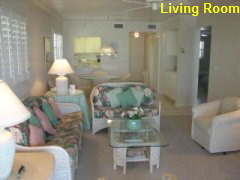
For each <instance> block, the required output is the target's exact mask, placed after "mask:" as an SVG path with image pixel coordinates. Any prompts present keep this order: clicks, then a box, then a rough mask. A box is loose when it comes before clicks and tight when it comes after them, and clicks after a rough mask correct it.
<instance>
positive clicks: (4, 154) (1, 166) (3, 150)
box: [0, 129, 15, 179]
mask: <svg viewBox="0 0 240 180" xmlns="http://www.w3.org/2000/svg"><path fill="white" fill-rule="evenodd" d="M14 154H15V140H14V139H13V137H12V134H11V132H9V131H6V130H4V129H0V179H7V177H8V176H9V175H10V173H11V170H12V165H13V160H14Z"/></svg>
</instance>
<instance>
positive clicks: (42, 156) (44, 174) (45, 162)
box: [8, 152, 54, 180]
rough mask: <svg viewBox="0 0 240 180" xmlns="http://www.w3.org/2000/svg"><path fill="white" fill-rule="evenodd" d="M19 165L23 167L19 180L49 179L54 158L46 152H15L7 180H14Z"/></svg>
mask: <svg viewBox="0 0 240 180" xmlns="http://www.w3.org/2000/svg"><path fill="white" fill-rule="evenodd" d="M21 165H23V166H24V167H25V172H24V173H22V175H21V180H29V179H35V180H43V179H50V178H51V176H52V174H53V170H54V157H53V156H52V155H51V154H50V153H47V152H17V153H16V154H15V160H14V164H13V167H12V172H11V174H10V176H9V178H8V179H9V180H16V177H17V173H18V170H19V169H20V167H21Z"/></svg>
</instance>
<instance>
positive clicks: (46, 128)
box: [33, 106, 56, 135]
mask: <svg viewBox="0 0 240 180" xmlns="http://www.w3.org/2000/svg"><path fill="white" fill-rule="evenodd" d="M33 111H34V113H35V114H36V116H37V117H38V119H39V120H40V122H41V125H42V127H43V129H44V131H45V132H47V133H49V134H51V135H54V134H56V129H54V128H53V127H52V125H51V123H50V122H49V120H48V117H47V116H46V115H45V114H44V112H42V111H41V110H40V109H39V108H38V107H36V106H34V107H33Z"/></svg>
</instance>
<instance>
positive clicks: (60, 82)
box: [56, 75, 68, 95]
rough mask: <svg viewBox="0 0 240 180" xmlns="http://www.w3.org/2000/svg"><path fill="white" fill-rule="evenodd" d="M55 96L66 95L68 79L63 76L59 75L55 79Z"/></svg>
mask: <svg viewBox="0 0 240 180" xmlns="http://www.w3.org/2000/svg"><path fill="white" fill-rule="evenodd" d="M56 89H57V94H60V95H64V94H67V93H68V78H66V77H65V76H63V75H59V76H58V77H57V78H56Z"/></svg>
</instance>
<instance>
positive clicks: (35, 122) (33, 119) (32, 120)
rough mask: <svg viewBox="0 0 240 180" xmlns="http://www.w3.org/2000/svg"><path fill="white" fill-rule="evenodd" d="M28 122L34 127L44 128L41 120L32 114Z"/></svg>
mask: <svg viewBox="0 0 240 180" xmlns="http://www.w3.org/2000/svg"><path fill="white" fill-rule="evenodd" d="M28 122H29V123H30V124H32V125H33V126H37V127H39V128H42V125H41V122H40V121H39V119H38V118H37V117H36V116H35V115H34V114H32V113H31V117H30V118H29V119H28Z"/></svg>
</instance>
